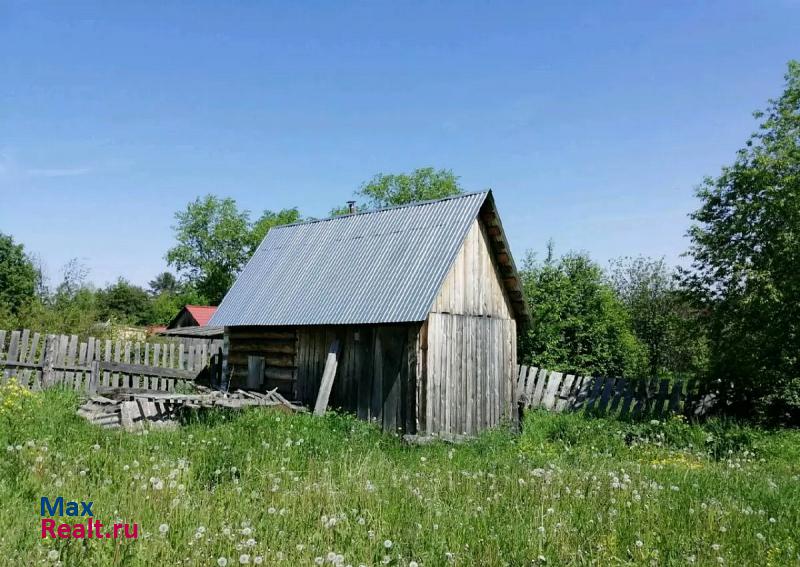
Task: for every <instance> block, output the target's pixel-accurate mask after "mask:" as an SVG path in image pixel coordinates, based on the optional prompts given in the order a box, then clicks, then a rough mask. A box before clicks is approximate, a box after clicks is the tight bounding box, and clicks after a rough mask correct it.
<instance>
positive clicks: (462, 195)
mask: <svg viewBox="0 0 800 567" xmlns="http://www.w3.org/2000/svg"><path fill="white" fill-rule="evenodd" d="M491 192H492V190H491V189H484V190H483V191H470V192H468V193H459V194H458V195H450V196H448V197H440V198H439V199H428V200H427V201H413V202H411V203H403V204H402V205H392V206H391V207H380V208H378V209H369V210H366V211H357V212H355V213H347V214H344V215H337V216H335V217H328V218H324V219H308V220H304V221H297V222H292V223H289V224H281V225H278V226H275V227H273V228H271V229H270V230H278V229H281V228H290V227H293V226H300V225H305V224H313V223H316V222H328V221H334V220H340V219H347V218H353V217H357V216H361V215H370V214H373V213H382V212H384V211H393V210H396V209H407V208H411V207H421V206H424V205H432V204H434V203H441V202H444V201H453V200H455V199H464V198H466V197H473V196H475V195H488V194H490V193H491Z"/></svg>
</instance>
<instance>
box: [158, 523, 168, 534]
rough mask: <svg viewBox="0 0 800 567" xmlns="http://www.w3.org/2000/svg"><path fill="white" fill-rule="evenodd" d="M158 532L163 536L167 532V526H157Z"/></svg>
mask: <svg viewBox="0 0 800 567" xmlns="http://www.w3.org/2000/svg"><path fill="white" fill-rule="evenodd" d="M158 531H159V532H161V535H164V534H165V533H167V532H168V531H169V526H168V525H167V524H161V525H160V526H158Z"/></svg>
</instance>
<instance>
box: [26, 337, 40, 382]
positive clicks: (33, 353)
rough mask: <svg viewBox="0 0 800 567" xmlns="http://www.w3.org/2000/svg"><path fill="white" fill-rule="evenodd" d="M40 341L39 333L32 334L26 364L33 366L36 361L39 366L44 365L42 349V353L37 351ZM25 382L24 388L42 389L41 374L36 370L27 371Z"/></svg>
mask: <svg viewBox="0 0 800 567" xmlns="http://www.w3.org/2000/svg"><path fill="white" fill-rule="evenodd" d="M41 340H42V336H41V335H40V334H39V333H33V338H32V339H31V344H30V348H29V349H28V355H27V357H26V362H28V364H35V363H36V360H37V359H38V360H39V361H40V364H44V349H42V352H40V351H39V343H40V342H41ZM25 382H26V386H27V387H29V388H31V389H32V390H40V389H41V387H42V383H41V372H40V371H39V370H36V369H32V370H30V371H28V372H27V373H26V374H25Z"/></svg>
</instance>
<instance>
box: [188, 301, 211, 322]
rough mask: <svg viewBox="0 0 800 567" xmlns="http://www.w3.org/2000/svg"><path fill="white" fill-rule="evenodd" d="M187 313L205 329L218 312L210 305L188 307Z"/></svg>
mask: <svg viewBox="0 0 800 567" xmlns="http://www.w3.org/2000/svg"><path fill="white" fill-rule="evenodd" d="M186 311H188V312H189V314H190V315H191V316H192V317H194V320H195V321H197V324H198V325H199V326H201V327H205V326H206V325H208V322H209V321H210V320H211V317H213V315H214V313H216V312H217V308H216V307H213V306H209V305H187V306H186Z"/></svg>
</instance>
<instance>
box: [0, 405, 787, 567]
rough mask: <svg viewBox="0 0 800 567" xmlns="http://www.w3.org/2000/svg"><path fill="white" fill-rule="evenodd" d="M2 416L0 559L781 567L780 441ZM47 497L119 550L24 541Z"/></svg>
mask: <svg viewBox="0 0 800 567" xmlns="http://www.w3.org/2000/svg"><path fill="white" fill-rule="evenodd" d="M15 403H16V404H18V406H19V407H17V408H16V409H15V411H14V412H13V414H12V415H9V413H8V412H5V413H2V412H0V443H1V445H0V451H2V453H1V454H0V506H1V507H2V513H0V564H9V565H11V564H14V565H17V564H35V563H49V564H58V563H61V564H63V565H221V564H227V565H238V564H239V563H240V562H241V563H244V564H254V563H258V562H262V563H263V564H265V565H276V564H277V565H309V564H314V563H317V564H323V563H324V564H326V565H330V564H340V565H354V566H355V565H362V564H363V565H381V564H389V565H414V564H417V565H512V566H517V565H532V564H549V565H613V564H622V565H629V564H630V565H639V564H642V565H685V564H687V563H694V564H698V565H712V564H713V565H718V564H729V565H743V564H747V565H755V564H757V565H792V564H800V547H799V546H798V538H797V534H798V533H800V433H798V432H797V431H776V432H765V431H760V430H755V429H750V428H746V427H741V426H737V425H736V424H733V423H723V422H712V423H709V424H707V425H705V426H703V427H700V426H697V425H688V424H686V423H684V422H682V421H681V420H677V419H672V420H669V421H667V422H658V423H653V422H645V423H623V422H619V421H614V420H608V419H599V418H587V417H583V416H580V415H555V414H545V413H536V412H534V413H530V414H528V415H527V416H526V418H525V422H524V427H523V432H522V433H521V434H519V435H514V434H512V433H510V432H507V431H504V430H502V429H500V430H495V431H490V432H487V433H486V434H484V435H482V436H481V437H480V438H478V439H476V440H474V441H472V442H469V443H465V444H463V445H447V444H443V443H435V444H432V445H427V446H415V447H411V446H407V445H404V444H403V443H402V442H401V441H399V440H397V439H395V438H393V437H390V436H386V435H384V434H382V433H380V432H379V431H378V430H377V429H376V428H375V427H374V426H372V425H370V424H367V423H363V422H360V421H358V420H356V419H353V418H352V417H349V416H345V415H336V414H333V415H328V416H326V417H324V418H315V417H312V416H309V415H288V414H284V413H281V412H278V411H269V410H261V409H255V410H250V411H243V412H238V413H219V412H213V413H210V414H207V415H204V416H202V417H201V418H200V419H193V420H190V421H189V422H188V423H186V424H185V425H184V426H182V427H181V428H179V429H176V430H170V431H156V430H152V431H150V432H148V433H146V434H138V435H137V434H130V433H124V432H117V431H106V430H101V429H98V428H96V427H93V426H91V425H89V424H88V423H86V422H84V421H83V420H82V419H80V418H78V417H76V416H75V409H76V406H77V399H76V398H75V397H74V395H73V394H70V393H68V392H58V391H54V392H47V393H45V394H39V395H36V396H30V397H24V399H21V400H17V401H16V402H15ZM1 406H2V404H1V403H0V407H1ZM59 495H61V496H64V498H65V499H68V500H77V501H81V500H87V501H93V502H94V505H93V509H94V513H95V516H96V519H98V520H100V521H102V522H104V523H106V524H108V523H111V522H114V521H119V520H122V521H125V522H137V523H138V524H139V527H140V534H139V539H138V540H136V541H131V540H128V541H126V540H115V541H112V540H96V539H93V540H61V541H54V540H50V539H48V540H42V539H41V538H40V537H39V536H40V527H39V526H40V517H39V499H40V498H41V497H42V496H48V497H51V498H52V497H55V496H59ZM80 520H81V519H80V518H78V519H76V520H75V521H80Z"/></svg>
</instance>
